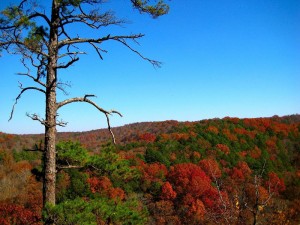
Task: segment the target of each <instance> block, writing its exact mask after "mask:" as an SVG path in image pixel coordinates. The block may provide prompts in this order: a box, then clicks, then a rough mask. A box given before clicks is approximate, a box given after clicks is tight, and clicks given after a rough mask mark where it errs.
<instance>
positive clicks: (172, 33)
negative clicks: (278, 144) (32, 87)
mask: <svg viewBox="0 0 300 225" xmlns="http://www.w3.org/2000/svg"><path fill="white" fill-rule="evenodd" d="M14 2H18V1H16V0H15V1H14ZM114 2H116V1H114ZM128 2H129V0H121V1H118V3H113V7H114V8H113V9H114V10H115V11H116V12H117V13H119V15H121V17H125V18H129V20H131V21H132V22H131V23H129V24H127V25H126V26H124V27H117V28H114V30H113V31H111V32H117V33H119V34H131V33H139V32H141V33H145V34H146V36H145V37H144V38H143V39H142V40H141V41H140V44H141V45H140V46H136V47H137V49H138V50H140V51H141V52H142V53H143V54H144V55H145V56H147V57H150V58H154V59H157V60H160V61H162V62H164V64H163V66H162V68H160V69H154V68H153V67H152V66H151V65H150V64H149V63H147V62H145V61H143V60H141V59H140V58H139V57H138V56H137V55H135V54H133V53H132V52H130V51H129V50H128V49H125V48H124V47H123V46H121V45H119V44H117V43H109V44H106V45H104V48H105V49H106V50H108V53H107V54H105V55H104V60H103V61H100V60H99V59H98V58H97V55H96V54H95V52H94V51H93V50H92V49H90V48H89V49H85V50H87V51H89V55H87V56H83V57H82V58H81V60H80V61H79V62H78V63H77V64H76V65H74V66H72V68H70V69H68V70H66V71H63V72H61V74H60V78H61V79H63V80H64V81H70V82H71V84H72V88H68V89H67V91H68V92H69V93H70V94H69V96H64V95H62V94H61V95H59V100H63V99H65V98H68V97H75V96H83V95H84V94H95V95H97V96H98V97H97V98H96V99H94V100H95V101H96V102H97V103H98V104H99V105H100V106H102V107H104V108H106V109H116V110H118V111H120V112H121V113H123V114H124V117H123V118H119V117H118V116H113V117H112V118H111V124H112V126H120V125H123V124H128V123H134V122H141V121H163V120H171V119H172V120H179V121H195V120H201V119H208V118H215V117H219V118H223V117H225V116H230V117H241V118H244V117H268V116H273V115H279V116H282V115H289V114H296V113H300V28H299V23H300V1H299V0H264V1H261V0H251V1H249V0H220V1H211V0H190V1H180V0H172V1H170V2H169V3H170V7H171V10H170V13H169V15H167V16H164V17H161V18H159V19H157V20H152V19H151V18H149V17H148V16H145V15H144V16H143V15H139V13H137V12H136V11H134V10H132V9H131V8H130V7H129V4H128ZM0 4H1V5H0V8H3V7H4V6H5V4H6V3H4V1H3V0H0ZM100 33H101V34H104V35H105V34H106V33H105V31H104V30H103V31H101V32H100ZM134 46H135V45H134ZM0 68H1V70H0V71H1V72H0V73H1V78H2V81H1V83H0V96H1V97H0V131H2V132H7V133H42V132H43V131H44V128H43V126H42V125H40V124H39V123H38V122H35V121H32V120H31V119H29V118H28V117H26V116H25V114H26V112H29V113H38V114H39V115H41V116H43V115H44V99H43V96H42V95H41V94H40V93H35V92H27V94H24V95H23V96H22V98H21V100H20V101H19V104H18V105H17V107H16V111H15V116H14V118H13V120H12V121H10V122H7V119H8V118H9V114H10V110H11V106H12V104H13V103H14V98H15V97H16V96H17V95H18V93H19V89H18V81H20V82H22V83H23V84H24V85H26V84H28V85H29V84H30V83H29V82H28V81H26V78H23V77H19V76H17V75H15V73H16V72H20V71H24V70H23V68H22V67H21V65H20V62H19V61H18V59H17V57H15V56H7V55H4V56H3V57H1V58H0ZM59 115H60V118H61V119H63V120H64V121H68V122H69V124H68V126H67V127H66V128H59V131H86V130H91V129H98V128H103V127H106V120H105V117H104V116H103V115H101V114H99V113H98V111H97V110H96V109H94V108H93V107H92V106H90V105H88V104H86V103H75V104H73V105H70V106H66V107H65V108H63V109H62V110H61V111H59Z"/></svg>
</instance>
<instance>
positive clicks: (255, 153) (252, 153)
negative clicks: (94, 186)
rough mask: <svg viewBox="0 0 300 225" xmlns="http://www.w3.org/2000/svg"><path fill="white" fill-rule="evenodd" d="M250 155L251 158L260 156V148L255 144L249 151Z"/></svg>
mask: <svg viewBox="0 0 300 225" xmlns="http://www.w3.org/2000/svg"><path fill="white" fill-rule="evenodd" d="M250 156H251V157H252V158H253V159H258V158H259V157H260V156H261V150H260V149H259V148H258V147H257V146H255V147H254V149H252V150H251V151H250Z"/></svg>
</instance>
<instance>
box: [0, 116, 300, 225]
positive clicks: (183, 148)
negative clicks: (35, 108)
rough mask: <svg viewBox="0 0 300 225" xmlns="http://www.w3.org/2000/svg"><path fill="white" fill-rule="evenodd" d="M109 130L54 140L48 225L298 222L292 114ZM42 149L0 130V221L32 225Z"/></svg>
mask: <svg viewBox="0 0 300 225" xmlns="http://www.w3.org/2000/svg"><path fill="white" fill-rule="evenodd" d="M113 131H114V133H115V136H116V139H117V141H118V143H117V145H112V144H110V141H111V138H110V134H109V131H108V130H107V129H100V130H93V131H89V132H67V133H59V134H58V142H59V143H58V144H57V152H58V153H57V161H56V162H57V190H56V194H57V197H56V200H57V207H55V208H53V210H54V211H52V212H49V213H50V214H49V215H50V216H51V217H53V218H54V219H55V221H61V222H60V223H57V224H58V225H59V224H66V223H68V224H83V222H78V223H74V220H73V218H79V219H81V221H84V222H86V219H87V218H88V219H89V221H90V222H89V224H108V223H109V224H146V225H154V224H161V225H163V224H165V225H167V224H177V225H185V224H189V225H198V224H204V225H212V224H232V225H238V224H245V225H253V224H269V225H277V224H290V225H298V224H300V208H299V204H300V115H292V116H284V117H278V116H273V117H270V118H251V119H248V118H244V119H239V118H230V117H226V118H223V119H218V118H215V119H207V120H201V121H195V122H177V121H164V122H145V123H135V124H130V125H126V126H122V127H116V128H113ZM62 140H64V141H62ZM61 141H62V142H61ZM42 142H43V135H41V134H40V135H11V134H4V133H0V193H1V194H0V224H35V225H40V224H42V222H41V212H42V211H41V209H42V179H43V178H42V177H43V176H42V174H43V170H42V159H43V156H42V153H41V152H33V151H27V150H34V149H42V148H43V144H42ZM75 142H77V143H75ZM78 142H80V143H81V144H80V143H78ZM77 215H80V216H79V217H76V216H77ZM1 219H2V220H1Z"/></svg>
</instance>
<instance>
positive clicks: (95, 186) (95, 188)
mask: <svg viewBox="0 0 300 225" xmlns="http://www.w3.org/2000/svg"><path fill="white" fill-rule="evenodd" d="M87 182H88V183H89V185H90V189H91V192H92V193H96V192H98V193H101V192H103V191H104V192H107V191H108V190H109V189H110V188H111V187H112V183H111V181H110V179H109V178H108V177H106V176H103V177H101V178H98V177H91V178H88V180H87Z"/></svg>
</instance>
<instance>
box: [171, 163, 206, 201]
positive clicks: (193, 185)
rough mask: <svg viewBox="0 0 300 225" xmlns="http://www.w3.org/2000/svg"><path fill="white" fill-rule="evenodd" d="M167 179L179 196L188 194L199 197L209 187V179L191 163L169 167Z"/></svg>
mask: <svg viewBox="0 0 300 225" xmlns="http://www.w3.org/2000/svg"><path fill="white" fill-rule="evenodd" d="M168 179H169V181H170V182H171V183H172V184H173V187H174V189H175V191H176V192H177V194H179V195H183V194H186V193H189V194H191V195H193V196H194V197H200V196H202V195H203V193H204V192H205V191H207V190H208V189H209V188H210V187H211V184H210V183H211V180H210V178H209V177H208V176H207V175H206V174H205V172H204V171H203V170H202V169H201V168H200V167H199V166H197V165H195V164H192V163H182V164H177V165H175V166H174V167H171V168H170V171H169V174H168Z"/></svg>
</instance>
